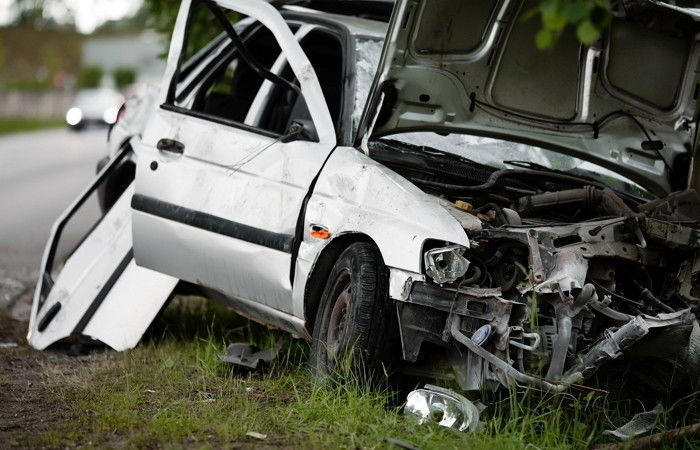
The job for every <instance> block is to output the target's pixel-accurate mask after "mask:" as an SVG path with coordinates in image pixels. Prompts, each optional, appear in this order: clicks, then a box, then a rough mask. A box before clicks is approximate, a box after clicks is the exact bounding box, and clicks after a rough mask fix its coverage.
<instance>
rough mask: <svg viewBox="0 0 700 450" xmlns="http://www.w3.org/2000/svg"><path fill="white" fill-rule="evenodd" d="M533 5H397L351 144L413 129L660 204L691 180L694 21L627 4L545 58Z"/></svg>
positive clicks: (687, 13)
mask: <svg viewBox="0 0 700 450" xmlns="http://www.w3.org/2000/svg"><path fill="white" fill-rule="evenodd" d="M530 8H531V5H528V4H527V2H521V1H513V0H499V1H496V0H470V1H468V2H465V1H463V0H442V1H428V0H399V1H398V2H397V4H396V7H395V9H394V14H393V16H392V21H391V24H390V28H389V32H388V34H387V40H386V44H385V46H384V50H383V54H382V59H381V61H380V66H379V70H378V73H377V76H376V78H375V80H374V85H373V89H372V94H371V96H370V98H369V101H368V104H367V108H366V111H365V113H364V115H363V120H362V122H361V124H360V129H359V134H358V142H361V141H362V140H363V139H364V140H366V139H368V138H370V137H380V136H385V135H389V134H394V133H398V132H404V131H416V130H427V131H437V132H442V133H445V132H459V133H470V134H476V135H483V136H492V137H497V138H502V139H507V140H513V141H519V142H524V143H528V144H533V145H538V146H541V147H545V148H549V149H552V150H556V151H559V152H562V153H565V154H568V155H571V156H574V157H577V158H581V159H584V160H588V161H591V162H594V163H597V164H600V165H602V166H604V167H607V168H609V169H611V170H614V171H616V172H618V173H620V174H622V175H624V176H626V177H628V178H629V179H631V180H633V181H635V182H637V183H639V184H641V185H643V186H644V187H646V188H647V189H649V190H650V191H652V192H654V193H656V194H657V195H663V194H665V193H667V192H669V191H671V190H674V189H679V188H680V187H679V186H676V185H673V182H672V181H670V180H673V179H674V178H675V179H683V180H685V177H686V176H687V175H688V165H689V161H690V158H689V153H690V149H691V148H692V146H693V140H694V135H695V129H696V121H697V106H698V105H697V101H696V98H695V97H696V84H697V82H698V73H696V68H697V66H698V59H699V58H698V56H699V54H700V47H698V40H697V37H696V36H697V31H698V30H699V29H700V24H698V22H697V21H698V20H700V16H699V15H698V14H697V13H696V12H695V11H694V10H684V9H680V8H671V7H668V6H667V5H662V4H660V3H657V2H655V1H650V0H633V1H630V2H626V3H625V9H623V8H622V7H618V9H616V10H615V11H614V19H613V22H612V26H611V28H610V30H609V31H608V32H607V33H606V34H605V36H604V37H603V38H602V39H601V40H600V41H599V42H597V43H596V44H594V45H593V46H591V47H586V46H583V45H581V44H580V43H579V41H578V39H577V37H576V34H575V30H573V29H570V30H567V31H565V32H564V33H563V34H562V36H561V37H560V39H559V42H558V43H557V45H556V47H555V48H554V49H552V50H550V51H541V50H538V49H537V48H536V47H535V44H534V36H535V34H536V33H537V31H538V30H539V29H540V26H541V25H540V21H539V20H538V19H537V18H536V17H535V18H532V19H525V18H524V17H523V16H524V15H525V14H526V13H527V11H528V10H529V9H530ZM679 156H680V157H681V158H680V159H676V158H677V157H679ZM674 164H676V165H677V166H678V167H674ZM679 177H680V178H679ZM682 187H685V186H682Z"/></svg>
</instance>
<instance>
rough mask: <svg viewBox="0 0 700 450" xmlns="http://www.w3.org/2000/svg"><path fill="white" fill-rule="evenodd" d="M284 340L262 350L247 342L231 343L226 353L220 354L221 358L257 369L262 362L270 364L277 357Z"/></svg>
mask: <svg viewBox="0 0 700 450" xmlns="http://www.w3.org/2000/svg"><path fill="white" fill-rule="evenodd" d="M282 345H284V341H282V340H281V341H279V342H278V343H277V344H275V346H274V347H272V348H268V349H267V350H260V349H258V347H256V346H254V345H251V344H247V343H241V342H239V343H236V344H231V345H229V346H228V347H227V348H226V354H225V355H219V359H220V360H221V361H224V362H228V363H231V364H235V365H237V366H243V367H247V368H249V369H253V370H255V369H257V368H258V365H259V364H260V362H264V363H266V364H269V363H271V362H272V360H274V359H275V358H276V357H277V354H278V353H279V351H280V349H281V348H282Z"/></svg>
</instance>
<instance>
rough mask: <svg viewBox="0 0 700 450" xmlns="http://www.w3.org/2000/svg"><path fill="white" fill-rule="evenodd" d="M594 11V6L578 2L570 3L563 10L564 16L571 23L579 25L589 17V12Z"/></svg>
mask: <svg viewBox="0 0 700 450" xmlns="http://www.w3.org/2000/svg"><path fill="white" fill-rule="evenodd" d="M591 9H592V5H591V4H590V3H588V2H584V1H577V2H573V3H568V4H566V5H565V6H564V8H563V9H562V13H561V14H562V16H564V17H565V18H566V20H567V21H568V22H569V23H579V22H580V21H582V20H583V19H585V18H586V17H588V14H589V12H590V11H591Z"/></svg>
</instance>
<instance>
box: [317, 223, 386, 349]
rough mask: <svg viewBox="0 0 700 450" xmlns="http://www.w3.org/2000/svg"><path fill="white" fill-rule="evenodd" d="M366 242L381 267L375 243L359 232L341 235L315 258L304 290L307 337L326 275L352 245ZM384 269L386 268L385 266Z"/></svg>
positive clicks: (381, 258)
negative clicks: (376, 256)
mask: <svg viewBox="0 0 700 450" xmlns="http://www.w3.org/2000/svg"><path fill="white" fill-rule="evenodd" d="M358 242H366V243H369V244H371V245H372V246H373V247H374V248H375V250H376V251H377V255H378V256H379V258H380V261H381V263H382V265H384V257H383V256H382V252H381V250H380V248H379V246H378V245H377V243H376V242H375V241H374V240H373V239H372V238H371V237H370V236H369V235H367V234H365V233H360V232H347V233H343V234H341V235H339V236H337V237H336V238H334V239H333V240H332V241H331V242H329V243H328V245H326V246H325V247H324V248H323V250H321V252H320V253H319V255H318V257H317V258H316V262H315V263H314V265H313V268H312V269H311V274H310V276H309V278H308V281H307V282H306V286H305V289H304V322H305V324H306V331H307V332H308V335H309V336H312V335H313V327H314V323H315V321H316V313H317V311H318V305H319V303H320V301H321V296H322V295H323V290H324V288H325V286H326V281H327V279H328V275H329V274H330V272H331V270H332V269H333V265H334V264H335V261H337V259H338V258H339V257H340V255H341V254H342V253H343V252H344V251H345V250H346V249H347V248H348V247H350V246H351V245H352V244H355V243H358ZM385 269H386V266H385Z"/></svg>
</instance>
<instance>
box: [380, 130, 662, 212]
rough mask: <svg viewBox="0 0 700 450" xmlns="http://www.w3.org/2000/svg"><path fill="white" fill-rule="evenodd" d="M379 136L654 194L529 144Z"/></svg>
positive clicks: (605, 171)
mask: <svg viewBox="0 0 700 450" xmlns="http://www.w3.org/2000/svg"><path fill="white" fill-rule="evenodd" d="M380 140H390V141H398V142H405V143H407V144H412V145H417V146H422V147H426V148H431V149H437V150H441V151H443V152H447V153H452V154H455V155H458V156H461V157H463V158H467V159H470V160H472V161H475V162H477V163H481V164H485V165H487V166H491V167H494V168H497V169H506V168H514V167H515V164H508V163H507V162H515V163H516V164H518V163H524V164H528V165H530V166H532V167H533V168H537V167H536V166H543V167H545V168H548V169H553V170H559V171H562V172H566V173H569V174H572V175H580V176H585V177H590V178H594V179H596V180H598V181H600V182H602V183H604V184H607V185H608V186H610V187H611V188H613V189H616V190H618V191H621V192H625V193H627V194H631V195H634V196H637V197H640V198H645V199H654V198H655V196H654V195H653V194H651V193H650V192H649V191H647V190H646V189H644V188H643V187H642V186H640V185H638V184H637V183H635V182H633V181H631V180H629V179H628V178H625V177H623V176H622V175H620V174H618V173H616V172H613V171H611V170H608V169H606V168H604V167H601V166H599V165H597V164H594V163H591V162H588V161H584V160H582V159H578V158H574V157H572V156H568V155H564V154H562V153H558V152H554V151H551V150H546V149H543V148H539V147H535V146H532V145H526V144H519V143H517V142H510V141H504V140H500V139H493V138H487V137H480V136H471V135H467V134H448V135H444V136H443V135H439V134H436V133H432V132H427V131H426V132H413V133H401V134H395V135H391V136H387V137H384V138H382V139H380ZM519 165H520V164H519Z"/></svg>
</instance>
